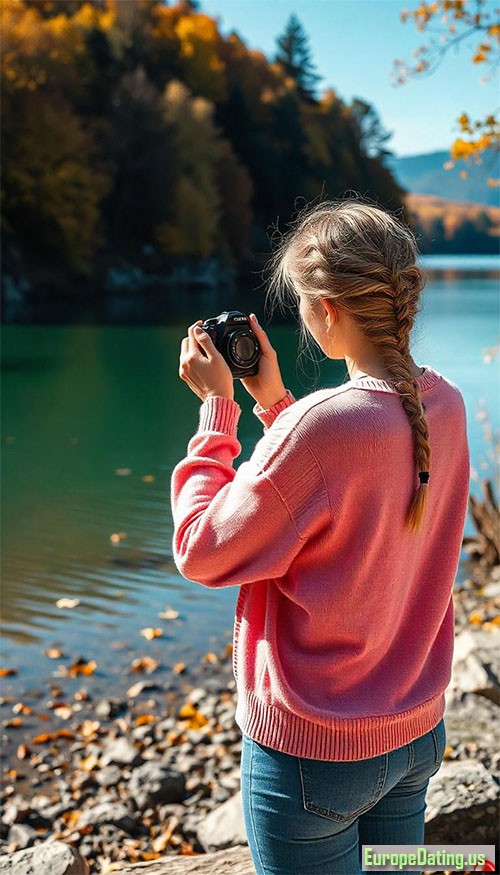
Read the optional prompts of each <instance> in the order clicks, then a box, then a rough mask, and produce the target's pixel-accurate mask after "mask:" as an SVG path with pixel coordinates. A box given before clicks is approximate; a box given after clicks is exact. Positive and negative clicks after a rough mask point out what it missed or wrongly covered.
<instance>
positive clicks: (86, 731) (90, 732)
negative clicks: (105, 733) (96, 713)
mask: <svg viewBox="0 0 500 875" xmlns="http://www.w3.org/2000/svg"><path fill="white" fill-rule="evenodd" d="M100 727H101V724H100V722H99V720H84V721H83V723H82V725H81V726H80V727H79V732H80V734H81V735H83V737H84V738H91V737H92V736H94V735H95V734H96V733H97V731H98V730H99V729H100Z"/></svg>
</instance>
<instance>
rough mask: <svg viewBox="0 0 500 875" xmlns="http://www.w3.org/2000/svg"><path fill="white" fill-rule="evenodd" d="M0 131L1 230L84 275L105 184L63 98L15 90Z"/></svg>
mask: <svg viewBox="0 0 500 875" xmlns="http://www.w3.org/2000/svg"><path fill="white" fill-rule="evenodd" d="M9 108H10V111H9V114H8V117H7V118H5V119H4V124H3V128H2V162H3V173H2V201H3V209H2V224H3V229H4V230H7V231H12V230H13V229H15V231H16V236H17V239H18V241H19V242H20V243H23V244H24V245H27V246H28V247H29V249H31V250H32V251H34V252H36V253H38V254H39V255H42V256H45V257H46V256H49V257H50V258H51V259H53V260H54V261H55V260H57V261H59V262H61V263H66V264H67V265H68V266H69V267H71V268H73V269H74V270H76V271H78V272H80V273H89V272H90V270H91V265H92V259H93V256H94V255H95V253H96V250H97V248H98V246H99V244H100V242H101V234H100V232H101V231H102V229H101V228H100V223H99V214H100V211H99V206H100V202H101V200H102V198H103V196H104V195H105V193H106V191H107V188H108V186H109V179H108V177H107V175H106V173H105V172H104V171H101V170H100V169H99V157H98V155H97V154H96V149H95V144H94V142H93V140H92V137H91V136H90V134H89V133H88V132H87V131H86V130H85V129H84V126H83V124H82V122H81V120H80V119H79V118H78V117H77V116H76V115H75V113H74V112H73V110H72V108H71V107H70V106H69V105H68V104H67V103H66V101H65V100H64V98H62V97H56V96H55V95H52V96H51V97H50V99H49V97H48V96H47V95H42V94H40V95H34V94H32V93H31V94H30V93H24V94H21V93H20V92H17V93H16V95H15V96H14V97H13V98H12V100H11V101H10V103H9Z"/></svg>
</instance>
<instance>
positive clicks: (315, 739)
mask: <svg viewBox="0 0 500 875" xmlns="http://www.w3.org/2000/svg"><path fill="white" fill-rule="evenodd" d="M416 258H417V247H416V242H415V239H414V237H413V235H412V233H411V231H410V229H409V228H408V227H406V226H405V225H404V224H403V223H402V222H401V221H400V220H399V219H397V218H396V217H395V216H393V215H392V214H391V213H389V212H388V211H386V210H384V209H382V208H380V207H378V206H375V205H372V204H369V203H366V202H362V201H361V200H356V199H353V200H336V201H330V202H327V203H322V204H320V205H319V206H316V207H314V208H313V209H309V210H307V211H306V212H305V213H303V214H302V215H301V216H299V218H298V219H297V221H296V222H295V223H294V225H293V226H292V227H291V229H290V230H289V232H288V233H287V234H286V235H285V237H284V238H283V240H282V242H281V244H280V246H279V248H278V250H277V252H276V253H275V255H274V256H273V259H272V263H271V268H272V272H271V285H270V294H271V297H274V300H279V301H283V300H284V299H285V293H288V294H290V295H291V299H292V301H293V302H294V303H298V308H299V315H300V321H301V323H302V325H303V328H304V329H305V331H306V332H308V333H309V334H310V335H312V337H313V338H314V339H315V340H316V342H317V343H318V344H319V346H320V347H321V349H322V350H323V351H324V353H325V355H326V356H327V357H328V358H331V359H344V360H345V362H346V365H347V370H348V373H349V377H350V380H349V381H348V382H345V383H343V384H342V385H340V386H337V387H336V388H327V389H321V390H319V391H316V392H312V393H311V394H309V395H306V396H305V397H304V398H302V399H300V400H296V399H295V398H294V397H293V395H292V394H291V393H290V391H289V390H287V389H286V388H285V386H284V384H283V381H282V378H281V373H280V369H279V365H278V360H277V356H276V353H275V351H274V349H273V348H272V347H271V344H270V342H269V339H268V337H267V335H266V333H265V332H264V330H263V329H262V328H261V327H260V326H259V325H258V323H257V320H256V319H255V318H254V317H253V314H252V320H253V328H254V331H255V333H256V335H257V337H258V339H259V341H260V343H261V346H262V353H263V354H262V358H261V360H260V364H259V373H258V375H256V376H254V377H250V378H245V379H242V383H243V385H244V386H245V389H247V390H248V392H249V393H250V395H252V397H253V398H254V399H255V401H256V402H257V403H256V404H255V406H254V408H253V412H254V413H255V414H256V415H257V417H258V418H259V419H260V420H261V422H262V423H263V425H264V434H263V437H262V438H261V440H260V441H259V442H258V443H257V445H256V447H255V450H254V452H253V454H252V456H251V458H250V459H249V460H248V461H246V462H243V463H242V464H241V465H240V466H239V468H238V470H237V471H236V470H235V469H234V468H233V460H234V459H235V458H236V457H237V456H238V455H239V453H240V452H241V445H240V443H239V441H238V439H237V423H238V418H239V415H240V412H241V409H240V407H239V405H238V404H237V403H236V402H235V401H234V395H233V378H232V375H231V372H230V369H229V367H228V366H227V365H226V363H225V361H224V359H223V357H222V356H221V355H220V354H219V353H218V352H217V350H216V349H215V347H214V345H213V344H212V342H211V340H210V339H209V338H208V337H207V336H206V335H204V334H203V333H202V332H200V330H199V323H197V324H194V325H192V326H191V327H190V328H189V331H188V337H187V338H184V340H183V341H182V347H181V356H180V371H179V373H180V377H181V378H182V379H183V380H185V382H186V383H187V384H188V385H189V387H190V388H191V389H192V390H193V391H194V392H195V393H196V394H197V395H198V396H199V397H200V399H201V400H202V402H203V403H202V404H201V407H200V419H199V426H198V430H197V432H196V434H195V435H194V437H193V438H192V439H191V440H190V442H189V445H188V450H187V456H186V458H185V459H183V460H182V461H181V462H179V464H178V465H177V466H176V467H175V469H174V471H173V474H172V482H171V503H172V512H173V518H174V537H173V554H174V559H175V563H176V566H177V568H178V569H179V571H180V572H181V574H183V575H184V576H185V577H186V578H188V579H189V580H193V581H196V582H198V583H200V584H202V585H204V586H208V587H221V586H239V587H240V592H239V597H238V600H237V605H236V617H235V625H234V644H233V670H234V674H235V678H236V684H237V693H238V701H237V710H236V722H237V724H238V726H239V727H240V728H241V731H242V735H243V746H242V760H241V789H242V804H243V812H244V819H245V826H246V831H247V836H248V843H249V847H250V851H251V854H252V857H253V861H254V864H255V869H256V871H257V873H266V875H270V873H272V875H309V873H311V875H312V873H314V875H343V873H350V875H352V873H358V872H360V871H361V868H362V866H363V862H364V857H363V855H362V846H363V845H368V846H373V845H376V844H391V845H401V844H406V845H420V844H422V843H423V841H424V811H425V795H426V790H427V785H428V781H429V778H430V776H431V775H433V774H435V773H436V772H437V771H438V769H439V767H440V764H441V760H442V757H443V753H444V749H445V727H444V720H443V714H444V710H445V699H444V691H445V689H446V687H447V685H448V683H449V680H450V674H451V663H452V651H453V641H454V615H453V600H452V588H453V583H454V579H455V574H456V571H457V567H458V563H459V558H460V549H461V544H462V535H463V529H464V523H465V516H466V511H467V503H468V494H469V476H470V463H469V451H468V443H467V435H466V414H465V407H464V402H463V398H462V395H461V393H460V390H459V388H458V387H457V386H456V385H455V384H454V383H452V382H450V381H449V380H447V379H446V378H445V377H444V376H443V375H442V374H440V373H438V372H437V371H436V370H435V369H434V368H432V367H431V366H430V365H424V366H420V367H419V366H418V365H416V364H415V362H414V360H413V358H412V356H411V355H410V349H409V338H410V332H411V329H412V326H413V322H414V317H415V314H416V313H417V305H418V302H419V296H420V293H421V290H422V288H423V286H424V283H425V275H424V273H423V271H422V270H421V269H420V267H419V266H418V265H417V264H416ZM301 327H302V326H301Z"/></svg>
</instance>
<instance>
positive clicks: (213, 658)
mask: <svg viewBox="0 0 500 875" xmlns="http://www.w3.org/2000/svg"><path fill="white" fill-rule="evenodd" d="M203 659H204V660H205V662H218V661H219V657H218V656H217V654H216V653H205V655H204V657H203Z"/></svg>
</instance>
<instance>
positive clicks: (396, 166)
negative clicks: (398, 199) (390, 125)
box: [385, 149, 500, 206]
mask: <svg viewBox="0 0 500 875" xmlns="http://www.w3.org/2000/svg"><path fill="white" fill-rule="evenodd" d="M385 165H386V167H388V168H389V169H390V170H391V171H392V173H393V174H394V175H395V177H396V179H397V181H398V182H399V184H400V185H402V186H403V188H405V189H407V190H408V191H410V192H412V194H426V195H438V196H439V197H442V198H445V199H446V200H451V201H460V202H463V201H467V202H470V203H476V204H486V205H489V206H499V204H500V194H499V189H498V188H494V187H492V186H490V185H488V183H487V180H488V178H493V179H498V178H500V153H499V152H498V151H495V150H493V149H489V150H487V151H485V152H484V154H483V155H482V161H481V164H478V165H476V164H472V163H471V164H470V165H467V164H466V163H465V161H457V162H456V163H455V164H454V165H453V161H451V159H450V153H449V152H447V151H445V150H443V151H442V152H429V153H428V154H424V155H407V156H404V157H397V156H394V155H392V156H388V157H387V158H386V160H385ZM464 171H466V172H467V176H466V177H464V178H462V177H461V176H460V173H463V172H464Z"/></svg>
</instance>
